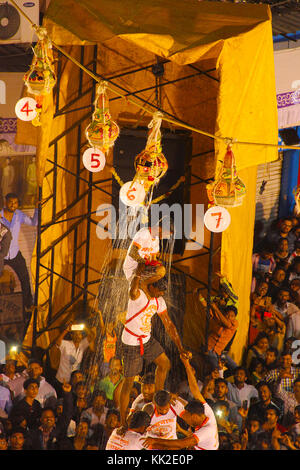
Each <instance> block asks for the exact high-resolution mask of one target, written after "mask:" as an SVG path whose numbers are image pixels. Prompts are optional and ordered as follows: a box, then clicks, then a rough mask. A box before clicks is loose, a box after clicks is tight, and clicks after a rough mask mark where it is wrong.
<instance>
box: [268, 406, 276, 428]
mask: <svg viewBox="0 0 300 470" xmlns="http://www.w3.org/2000/svg"><path fill="white" fill-rule="evenodd" d="M278 418H279V410H278V408H276V406H273V405H269V406H267V408H266V410H265V420H266V422H267V423H269V424H270V425H272V426H275V425H276V423H277V421H278Z"/></svg>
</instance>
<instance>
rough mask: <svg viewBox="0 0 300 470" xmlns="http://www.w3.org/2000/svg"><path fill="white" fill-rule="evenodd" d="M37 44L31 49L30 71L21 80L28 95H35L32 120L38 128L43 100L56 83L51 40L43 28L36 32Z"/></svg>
mask: <svg viewBox="0 0 300 470" xmlns="http://www.w3.org/2000/svg"><path fill="white" fill-rule="evenodd" d="M36 33H37V36H38V42H37V44H36V46H35V47H34V48H33V53H34V56H33V60H32V64H31V67H30V69H29V70H28V72H27V73H25V75H24V77H23V80H24V82H25V85H26V87H27V90H28V92H29V93H31V94H33V95H35V99H36V103H37V105H36V111H37V115H36V117H35V118H34V119H33V120H32V124H33V125H34V126H40V125H41V122H40V113H41V111H42V105H43V98H44V96H45V95H47V94H49V93H50V92H51V91H52V88H53V87H54V85H55V83H56V75H55V71H54V67H53V53H52V43H51V39H50V38H49V37H48V35H47V31H46V29H45V28H38V29H37V30H36Z"/></svg>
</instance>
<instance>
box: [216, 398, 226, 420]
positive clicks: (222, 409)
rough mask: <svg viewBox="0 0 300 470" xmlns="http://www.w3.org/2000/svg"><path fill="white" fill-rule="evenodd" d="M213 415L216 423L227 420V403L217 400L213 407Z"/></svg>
mask: <svg viewBox="0 0 300 470" xmlns="http://www.w3.org/2000/svg"><path fill="white" fill-rule="evenodd" d="M213 410H214V414H215V417H216V420H217V421H221V420H223V419H225V420H227V419H228V416H229V403H228V401H226V400H218V401H216V402H215V403H214V406H213Z"/></svg>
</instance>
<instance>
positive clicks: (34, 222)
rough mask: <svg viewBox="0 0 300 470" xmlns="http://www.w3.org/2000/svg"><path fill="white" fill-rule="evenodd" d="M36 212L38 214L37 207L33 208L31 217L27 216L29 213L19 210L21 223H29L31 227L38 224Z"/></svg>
mask: <svg viewBox="0 0 300 470" xmlns="http://www.w3.org/2000/svg"><path fill="white" fill-rule="evenodd" d="M38 214H39V212H38V209H34V214H33V216H32V217H29V215H27V214H25V213H24V212H22V211H21V224H25V225H31V226H33V227H36V226H37V224H38Z"/></svg>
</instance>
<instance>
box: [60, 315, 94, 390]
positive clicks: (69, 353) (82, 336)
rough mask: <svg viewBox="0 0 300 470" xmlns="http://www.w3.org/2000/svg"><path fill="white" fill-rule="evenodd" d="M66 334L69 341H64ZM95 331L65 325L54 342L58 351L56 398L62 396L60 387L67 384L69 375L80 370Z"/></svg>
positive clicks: (81, 326) (68, 324)
mask: <svg viewBox="0 0 300 470" xmlns="http://www.w3.org/2000/svg"><path fill="white" fill-rule="evenodd" d="M67 333H70V336H71V339H69V340H65V339H64V338H65V336H66V335H67ZM95 336H96V335H95V331H94V330H89V329H88V328H87V327H85V326H84V325H82V324H72V323H67V325H64V327H63V330H62V332H61V333H60V335H59V336H58V337H57V338H56V340H55V346H56V347H57V348H58V349H59V350H60V360H59V366H58V370H57V373H56V376H55V383H54V384H53V385H54V386H55V389H56V392H57V396H58V397H61V396H62V386H63V384H64V383H69V382H70V378H71V374H72V372H73V371H74V370H78V369H79V368H80V364H81V361H82V357H83V353H84V351H85V350H86V349H87V348H88V347H90V348H92V347H93V342H94V340H95Z"/></svg>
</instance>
